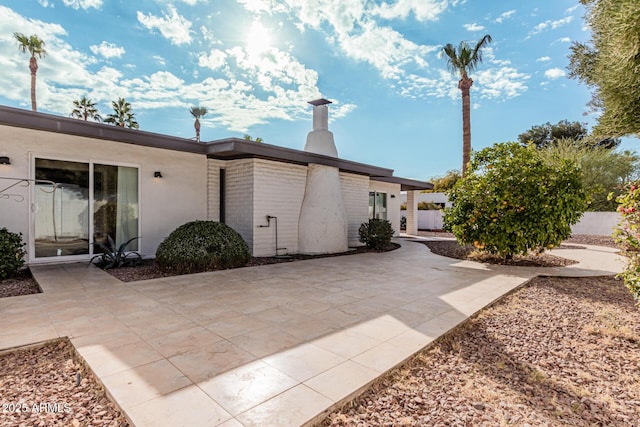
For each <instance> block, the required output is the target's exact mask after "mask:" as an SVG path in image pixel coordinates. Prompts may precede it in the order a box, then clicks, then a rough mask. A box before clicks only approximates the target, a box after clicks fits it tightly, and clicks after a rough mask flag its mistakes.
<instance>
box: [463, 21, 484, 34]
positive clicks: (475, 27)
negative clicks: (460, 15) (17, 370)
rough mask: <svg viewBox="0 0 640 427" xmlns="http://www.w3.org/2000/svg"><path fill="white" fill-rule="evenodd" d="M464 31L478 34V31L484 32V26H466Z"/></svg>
mask: <svg viewBox="0 0 640 427" xmlns="http://www.w3.org/2000/svg"><path fill="white" fill-rule="evenodd" d="M464 29H465V30H467V31H472V32H476V31H482V30H484V26H482V25H479V24H476V23H475V22H474V23H473V24H464Z"/></svg>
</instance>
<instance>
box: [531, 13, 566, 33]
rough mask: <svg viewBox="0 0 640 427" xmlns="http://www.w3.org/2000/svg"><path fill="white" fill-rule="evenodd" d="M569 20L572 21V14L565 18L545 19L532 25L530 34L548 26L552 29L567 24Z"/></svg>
mask: <svg viewBox="0 0 640 427" xmlns="http://www.w3.org/2000/svg"><path fill="white" fill-rule="evenodd" d="M571 21H573V16H567V17H566V18H562V19H558V20H556V21H552V20H550V19H547V20H546V21H544V22H541V23H539V24H538V25H536V26H535V27H533V30H532V31H531V33H530V34H538V33H541V32H542V31H544V30H546V29H548V28H551V29H552V30H556V29H558V28H560V27H562V26H564V25H567V24H569V23H570V22H571Z"/></svg>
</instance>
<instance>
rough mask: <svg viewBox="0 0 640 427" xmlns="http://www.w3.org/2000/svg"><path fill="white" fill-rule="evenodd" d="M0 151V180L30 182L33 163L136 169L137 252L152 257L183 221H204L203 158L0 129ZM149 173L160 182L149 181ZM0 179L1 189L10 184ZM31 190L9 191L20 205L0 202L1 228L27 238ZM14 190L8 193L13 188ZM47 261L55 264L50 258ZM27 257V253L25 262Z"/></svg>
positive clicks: (102, 141)
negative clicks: (2, 158) (0, 160)
mask: <svg viewBox="0 0 640 427" xmlns="http://www.w3.org/2000/svg"><path fill="white" fill-rule="evenodd" d="M0 152H1V153H3V155H7V156H9V157H10V158H11V165H0V176H4V177H13V178H33V172H34V166H33V161H34V160H33V158H34V157H35V156H37V157H41V158H52V159H58V160H68V161H79V162H88V161H93V162H95V163H106V164H116V165H117V164H122V165H126V166H134V167H137V168H138V170H139V200H138V202H139V204H140V210H139V235H140V236H141V238H140V240H139V252H140V253H141V254H143V255H145V256H154V255H155V251H156V248H157V247H158V245H159V244H160V242H161V241H162V240H163V239H164V238H165V237H167V236H168V235H169V233H171V232H172V231H173V230H174V229H175V228H177V227H178V226H180V225H182V224H184V223H185V222H188V221H192V220H195V219H206V217H207V197H206V195H207V188H206V187H207V179H206V178H207V159H206V157H205V156H203V155H199V154H192V153H184V152H180V151H173V150H164V149H159V148H151V147H142V146H137V145H133V144H125V143H120V142H113V141H106V140H101V139H93V138H87V137H81V136H74V135H67V134H62V133H54V132H45V131H39V130H32V129H25V128H19V127H13V126H3V125H0ZM154 171H160V172H162V176H163V178H160V179H159V178H154V177H153V173H154ZM11 183H12V182H10V181H8V180H0V189H2V188H4V187H6V186H7V185H10V184H11ZM32 188H33V187H31V186H30V187H28V188H24V187H20V186H17V187H14V189H15V190H16V191H11V192H12V193H14V194H20V195H22V196H23V197H24V201H22V202H18V201H15V200H14V199H0V227H7V228H8V229H9V230H10V231H13V232H21V233H22V234H23V239H24V241H25V242H29V240H30V238H31V236H32V229H33V215H32V212H31V210H32V209H31V202H32V200H31V195H30V193H31V190H32ZM12 190H13V189H12ZM52 260H55V259H54V258H52ZM31 261H32V258H31V256H30V255H29V254H28V255H27V262H31Z"/></svg>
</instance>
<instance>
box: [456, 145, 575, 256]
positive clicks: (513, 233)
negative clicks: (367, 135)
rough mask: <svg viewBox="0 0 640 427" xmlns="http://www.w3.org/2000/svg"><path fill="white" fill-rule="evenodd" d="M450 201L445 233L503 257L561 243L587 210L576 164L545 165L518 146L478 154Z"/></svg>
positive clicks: (535, 153)
mask: <svg viewBox="0 0 640 427" xmlns="http://www.w3.org/2000/svg"><path fill="white" fill-rule="evenodd" d="M449 200H450V201H451V202H452V203H453V206H452V207H451V208H448V209H445V213H444V228H445V229H446V230H447V231H451V232H453V234H454V235H455V236H456V238H457V239H458V241H459V242H460V243H463V244H473V245H474V246H475V247H476V248H478V249H480V250H484V251H487V252H489V253H492V254H499V255H501V256H503V257H505V258H511V257H512V256H513V255H517V254H522V255H525V254H527V253H528V252H529V251H532V250H535V251H537V252H542V251H544V250H545V249H549V248H552V247H554V246H556V245H558V244H560V243H561V242H562V240H564V239H566V238H567V237H569V236H570V235H571V225H572V224H575V223H576V222H577V221H578V220H579V219H580V216H581V215H582V213H583V212H584V210H585V208H586V205H587V202H586V196H585V193H584V190H583V187H582V181H581V173H580V169H579V168H578V167H577V165H576V163H575V162H572V161H570V160H566V159H562V160H559V161H558V162H557V164H551V163H547V162H545V161H544V160H543V159H542V158H541V156H540V154H539V153H538V150H536V149H535V147H534V146H528V147H523V146H521V145H519V144H517V143H501V144H495V145H494V146H493V147H488V148H485V149H483V150H481V151H479V152H476V153H474V155H473V157H472V159H471V162H470V168H469V171H468V174H467V175H466V176H465V177H464V178H463V179H461V180H459V181H458V182H457V183H456V185H455V186H454V187H453V189H452V190H451V192H450V193H449Z"/></svg>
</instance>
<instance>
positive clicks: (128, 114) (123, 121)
mask: <svg viewBox="0 0 640 427" xmlns="http://www.w3.org/2000/svg"><path fill="white" fill-rule="evenodd" d="M111 106H112V107H113V111H114V114H109V115H108V116H107V118H106V119H105V120H104V122H105V123H111V124H114V125H116V126H120V127H125V126H126V127H128V128H129V129H138V128H139V127H140V125H138V122H137V121H136V119H135V113H134V112H133V111H132V110H131V104H130V103H128V102H127V101H125V99H124V98H118V100H117V101H111Z"/></svg>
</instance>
